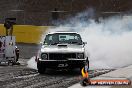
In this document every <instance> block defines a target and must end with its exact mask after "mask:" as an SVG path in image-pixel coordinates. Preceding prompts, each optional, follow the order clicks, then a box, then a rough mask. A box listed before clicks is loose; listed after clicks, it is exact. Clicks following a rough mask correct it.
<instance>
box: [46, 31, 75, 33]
mask: <svg viewBox="0 0 132 88" xmlns="http://www.w3.org/2000/svg"><path fill="white" fill-rule="evenodd" d="M55 33H68V34H69V33H76V34H78V33H77V32H71V31H56V32H49V33H48V34H55Z"/></svg>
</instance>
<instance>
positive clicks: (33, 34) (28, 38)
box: [0, 24, 49, 43]
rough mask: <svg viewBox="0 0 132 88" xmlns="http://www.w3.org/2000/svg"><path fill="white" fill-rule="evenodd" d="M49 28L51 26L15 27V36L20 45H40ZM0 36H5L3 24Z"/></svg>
mask: <svg viewBox="0 0 132 88" xmlns="http://www.w3.org/2000/svg"><path fill="white" fill-rule="evenodd" d="M48 28H49V26H33V25H15V26H14V30H13V35H14V36H16V42H18V43H39V42H40V40H41V36H42V35H43V34H44V33H45V31H46V30H47V29H48ZM0 35H5V28H4V26H3V24H0Z"/></svg>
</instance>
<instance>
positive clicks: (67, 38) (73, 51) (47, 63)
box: [36, 32, 89, 74]
mask: <svg viewBox="0 0 132 88" xmlns="http://www.w3.org/2000/svg"><path fill="white" fill-rule="evenodd" d="M85 44H86V42H83V41H82V39H81V36H80V35H79V34H78V33H76V32H51V33H48V34H47V35H46V36H45V39H44V42H43V44H42V46H41V49H40V50H39V52H38V56H37V57H36V61H37V68H38V72H39V73H40V74H42V73H44V72H45V70H46V68H53V69H73V68H82V67H83V66H84V65H85V63H88V64H89V60H88V56H87V55H86V53H85V47H84V46H85Z"/></svg>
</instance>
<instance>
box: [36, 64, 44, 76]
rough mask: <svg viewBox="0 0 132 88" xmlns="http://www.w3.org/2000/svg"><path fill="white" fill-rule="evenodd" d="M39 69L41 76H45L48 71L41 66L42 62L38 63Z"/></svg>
mask: <svg viewBox="0 0 132 88" xmlns="http://www.w3.org/2000/svg"><path fill="white" fill-rule="evenodd" d="M37 68H38V72H39V73H40V74H44V73H45V71H46V67H45V66H44V65H43V64H41V63H40V62H38V63H37Z"/></svg>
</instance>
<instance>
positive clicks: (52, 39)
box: [44, 33, 82, 45]
mask: <svg viewBox="0 0 132 88" xmlns="http://www.w3.org/2000/svg"><path fill="white" fill-rule="evenodd" d="M62 43H68V44H78V45H82V39H81V37H80V35H79V34H76V33H55V34H48V35H46V38H45V41H44V44H45V45H56V44H62Z"/></svg>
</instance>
